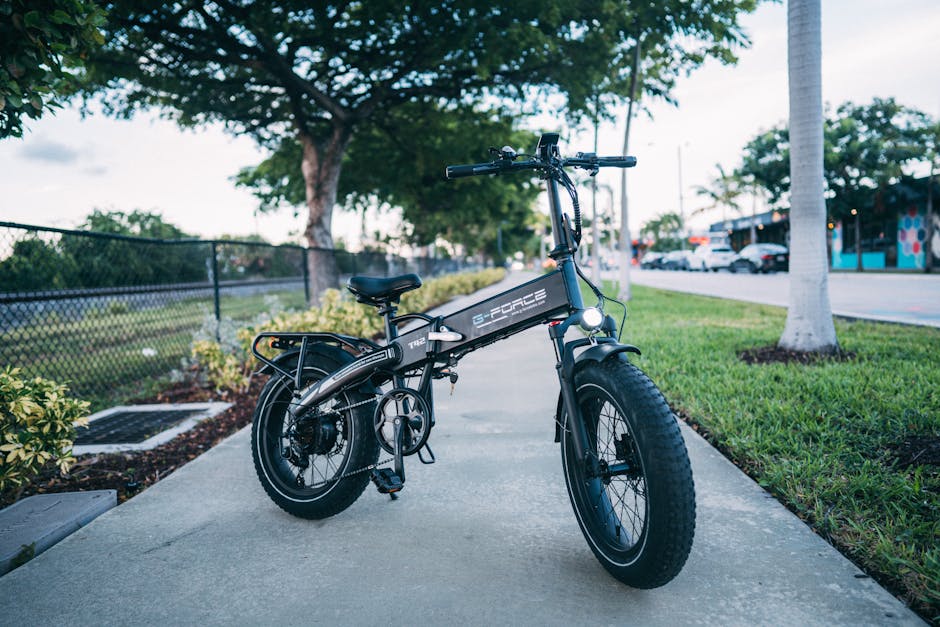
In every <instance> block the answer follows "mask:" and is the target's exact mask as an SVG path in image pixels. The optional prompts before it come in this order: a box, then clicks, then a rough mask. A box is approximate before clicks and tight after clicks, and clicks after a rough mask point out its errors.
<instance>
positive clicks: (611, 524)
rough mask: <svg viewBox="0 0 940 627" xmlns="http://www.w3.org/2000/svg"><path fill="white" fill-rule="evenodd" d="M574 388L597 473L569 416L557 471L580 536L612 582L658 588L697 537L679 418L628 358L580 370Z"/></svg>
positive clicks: (678, 566) (670, 576)
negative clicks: (584, 458) (581, 458)
mask: <svg viewBox="0 0 940 627" xmlns="http://www.w3.org/2000/svg"><path fill="white" fill-rule="evenodd" d="M575 390H576V394H577V402H578V405H579V407H580V411H581V415H582V418H583V420H584V423H585V431H586V436H587V443H586V446H587V448H588V451H590V452H593V454H594V455H595V456H596V457H597V459H598V462H599V467H600V472H599V473H593V472H591V471H590V470H589V469H588V465H587V464H585V463H579V462H578V461H577V455H576V454H575V444H574V439H573V438H572V435H571V429H572V428H573V426H574V425H573V424H571V422H570V421H569V420H568V417H567V414H566V415H565V416H564V418H563V422H562V426H563V428H562V432H561V456H562V465H563V468H564V474H565V482H566V484H567V486H568V495H569V496H570V498H571V505H572V507H573V508H574V512H575V516H576V517H577V519H578V524H579V525H580V527H581V531H582V533H583V534H584V537H585V539H587V542H588V545H589V546H590V547H591V550H592V551H593V552H594V555H595V556H596V557H597V559H598V561H600V563H601V564H602V565H603V566H604V568H606V569H607V571H608V572H610V573H611V574H612V575H613V576H614V577H615V578H617V579H618V580H620V581H622V582H623V583H625V584H627V585H629V586H632V587H635V588H656V587H659V586H662V585H664V584H666V583H668V582H669V581H671V580H672V579H673V578H674V577H675V576H676V575H677V574H679V571H680V570H682V567H683V565H684V564H685V561H686V559H687V558H688V555H689V551H690V550H691V548H692V537H693V535H694V531H695V489H694V486H693V482H692V470H691V466H690V464H689V457H688V453H687V452H686V448H685V443H684V442H683V440H682V434H681V433H680V432H679V426H678V424H677V422H676V418H675V416H674V415H673V413H672V411H671V410H670V409H669V406H668V405H667V403H666V401H665V399H664V398H663V396H662V394H661V393H660V392H659V390H658V389H657V388H656V386H655V385H654V384H653V382H652V381H650V379H649V378H648V377H647V376H646V375H645V374H643V372H642V371H640V370H639V369H638V368H636V367H635V366H633V365H632V364H630V363H629V362H627V361H626V360H622V361H621V360H620V359H607V360H605V361H603V362H588V363H586V364H584V365H583V366H582V367H581V368H580V369H579V370H578V371H577V372H576V373H575ZM595 475H596V476H595Z"/></svg>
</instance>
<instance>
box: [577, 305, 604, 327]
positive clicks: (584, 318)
mask: <svg viewBox="0 0 940 627" xmlns="http://www.w3.org/2000/svg"><path fill="white" fill-rule="evenodd" d="M602 324H604V312H603V311H601V310H600V309H598V308H597V307H588V308H587V309H585V310H584V311H582V312H581V327H582V328H583V329H584V330H585V331H596V330H597V329H599V328H601V325H602Z"/></svg>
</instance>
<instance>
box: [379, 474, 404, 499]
mask: <svg viewBox="0 0 940 627" xmlns="http://www.w3.org/2000/svg"><path fill="white" fill-rule="evenodd" d="M372 483H374V484H375V487H376V488H377V489H378V491H379V492H380V493H382V494H394V493H395V492H400V491H401V489H402V488H403V487H405V484H404V483H403V482H402V480H401V477H399V476H398V475H396V474H395V471H394V470H392V469H391V468H376V469H375V470H373V471H372Z"/></svg>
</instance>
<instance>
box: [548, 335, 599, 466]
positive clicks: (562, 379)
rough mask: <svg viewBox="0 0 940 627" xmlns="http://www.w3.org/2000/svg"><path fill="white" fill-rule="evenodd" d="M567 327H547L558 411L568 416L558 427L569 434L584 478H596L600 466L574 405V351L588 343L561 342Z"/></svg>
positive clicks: (576, 405) (578, 411)
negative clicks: (557, 389) (552, 350)
mask: <svg viewBox="0 0 940 627" xmlns="http://www.w3.org/2000/svg"><path fill="white" fill-rule="evenodd" d="M567 327H568V324H566V323H561V324H556V325H553V326H551V327H549V335H550V336H551V338H552V341H553V342H554V343H555V356H556V358H557V360H558V362H557V364H556V365H555V369H556V370H557V371H558V383H559V386H560V388H561V401H562V408H563V409H564V412H565V413H566V414H567V416H568V420H567V422H566V423H565V424H563V425H561V428H563V429H569V430H570V431H571V438H572V440H574V453H575V458H576V459H577V461H578V463H579V464H582V465H583V467H584V468H585V469H586V470H587V476H589V477H597V476H599V475H600V474H601V468H600V463H599V462H598V459H597V454H596V453H595V451H594V449H593V447H590V446H589V443H590V441H591V438H590V436H589V434H588V430H587V425H586V424H585V423H584V416H582V415H581V406H580V405H579V404H578V399H577V393H576V392H575V387H574V349H576V348H579V347H581V346H586V345H587V344H590V343H591V341H590V340H589V339H588V338H583V339H578V340H572V341H571V342H565V337H564V336H565V331H566V330H567Z"/></svg>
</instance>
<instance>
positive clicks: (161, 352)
mask: <svg viewBox="0 0 940 627" xmlns="http://www.w3.org/2000/svg"><path fill="white" fill-rule="evenodd" d="M274 298H277V301H278V302H279V304H280V306H281V307H284V308H293V309H296V308H300V307H303V306H304V292H303V289H294V290H279V291H272V292H269V293H259V294H249V295H236V296H233V295H229V294H223V295H222V298H221V304H220V305H221V306H220V308H221V312H222V315H223V316H224V317H227V318H232V319H234V320H236V321H239V322H246V321H249V320H252V319H253V318H254V317H255V316H257V315H258V314H259V313H262V312H266V311H269V310H270V308H271V302H272V299H274ZM212 311H213V303H212V299H211V298H208V299H207V298H204V297H199V298H189V299H184V300H180V301H177V302H172V303H169V304H166V305H164V306H161V307H150V308H141V309H135V308H133V307H132V306H128V307H124V308H121V309H116V310H115V311H104V312H92V313H90V314H88V315H85V316H84V317H83V318H81V319H79V320H67V319H60V318H59V317H58V316H57V315H56V314H51V315H50V316H49V317H47V318H46V319H39V320H36V321H34V322H32V323H30V324H26V325H22V326H17V327H13V328H11V329H9V330H6V331H4V332H2V333H0V362H5V363H8V364H10V365H14V366H18V367H21V368H23V370H24V372H26V373H27V374H29V375H30V376H44V377H47V378H50V379H54V380H56V381H57V382H61V383H65V384H66V385H68V386H69V389H70V394H71V395H73V396H76V397H79V398H82V399H84V400H87V401H91V403H92V411H97V410H99V409H103V408H105V407H108V406H110V405H111V404H113V403H115V402H117V403H122V402H124V400H126V399H127V398H128V397H133V396H136V395H140V394H146V393H147V392H148V391H150V390H151V389H152V388H153V387H154V384H155V383H154V378H155V377H159V376H163V375H166V374H167V373H169V372H170V371H171V370H173V369H174V368H180V366H181V360H182V359H183V358H185V357H189V354H190V345H191V344H192V341H193V337H194V334H195V333H196V332H197V331H199V330H200V329H201V328H202V327H203V326H204V325H206V324H211V322H212V321H213V320H214V317H213V315H212Z"/></svg>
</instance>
